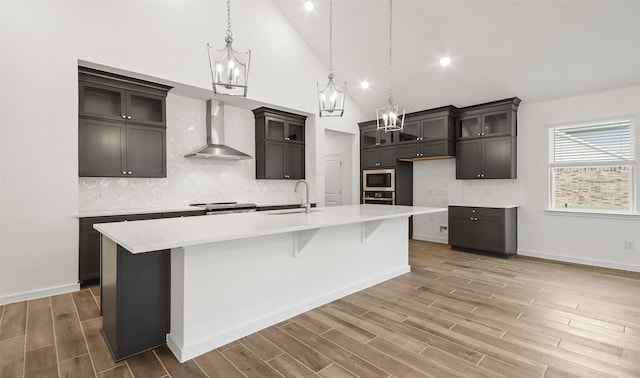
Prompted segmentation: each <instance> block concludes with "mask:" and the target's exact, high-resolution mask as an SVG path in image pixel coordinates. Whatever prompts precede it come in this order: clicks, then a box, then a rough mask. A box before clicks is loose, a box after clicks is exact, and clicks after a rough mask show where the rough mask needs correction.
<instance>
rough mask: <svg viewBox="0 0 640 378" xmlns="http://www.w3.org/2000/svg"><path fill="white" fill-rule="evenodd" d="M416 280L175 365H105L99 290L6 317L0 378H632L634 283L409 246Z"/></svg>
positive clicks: (557, 266)
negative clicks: (95, 377)
mask: <svg viewBox="0 0 640 378" xmlns="http://www.w3.org/2000/svg"><path fill="white" fill-rule="evenodd" d="M410 262H411V266H412V271H411V273H408V274H405V275H403V276H401V277H397V278H395V279H392V280H389V281H387V282H384V283H382V284H380V285H377V286H374V287H372V288H369V289H366V290H363V291H361V292H359V293H356V294H353V295H350V296H348V297H345V298H342V299H340V300H337V301H334V302H332V303H330V304H328V305H325V306H322V307H320V308H317V309H314V310H312V311H309V312H306V313H304V314H301V315H299V316H296V317H295V318H292V319H289V320H287V321H284V322H282V323H280V324H277V325H275V326H273V327H270V328H267V329H264V330H262V331H260V332H258V333H255V334H252V335H250V336H247V337H245V338H243V339H241V340H238V341H235V342H232V343H230V344H228V345H225V346H223V347H221V348H219V349H217V350H214V351H212V352H209V353H207V354H205V355H202V356H200V357H197V358H195V359H193V360H190V361H188V362H186V363H184V364H180V363H178V362H177V361H176V360H175V358H174V357H173V355H172V354H171V352H170V351H169V350H168V349H167V348H166V347H163V348H159V349H156V350H153V351H150V352H147V353H144V354H141V355H138V356H136V357H133V358H130V359H128V360H126V361H123V362H120V363H118V364H115V363H113V361H112V360H111V357H110V355H109V352H108V351H107V347H106V344H105V343H104V341H103V339H102V336H101V335H100V328H101V326H102V324H101V318H100V315H99V309H98V305H97V304H98V303H99V295H100V292H99V288H98V287H90V288H87V289H83V290H81V291H78V292H75V293H71V294H64V295H57V296H52V297H48V298H43V299H37V300H32V301H27V302H20V303H13V304H9V305H5V306H0V377H2V378H13V377H27V378H33V377H94V376H97V377H105V378H106V377H144V378H153V377H225V378H228V377H365V378H369V377H401V378H404V377H500V376H504V377H517V378H519V377H640V295H638V294H640V273H633V272H625V271H618V270H611V269H603V268H595V267H587V266H580V265H572V264H563V263H558V262H552V261H547V260H539V259H533V258H526V257H522V256H514V257H513V258H510V259H508V260H507V259H500V258H494V257H486V256H481V255H474V254H468V253H462V252H455V251H451V250H449V248H448V246H446V245H441V244H434V243H427V242H419V241H411V242H410Z"/></svg>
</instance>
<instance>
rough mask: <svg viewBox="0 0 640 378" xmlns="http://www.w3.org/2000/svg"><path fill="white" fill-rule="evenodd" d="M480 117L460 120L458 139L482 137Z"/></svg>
mask: <svg viewBox="0 0 640 378" xmlns="http://www.w3.org/2000/svg"><path fill="white" fill-rule="evenodd" d="M480 130H481V129H480V116H479V115H477V116H469V117H463V118H460V120H459V121H458V127H457V134H458V135H456V137H457V138H458V139H465V138H478V137H480V133H481V131H480Z"/></svg>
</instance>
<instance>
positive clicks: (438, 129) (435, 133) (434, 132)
mask: <svg viewBox="0 0 640 378" xmlns="http://www.w3.org/2000/svg"><path fill="white" fill-rule="evenodd" d="M447 137H448V135H447V118H435V119H428V120H424V121H422V139H421V140H439V139H447Z"/></svg>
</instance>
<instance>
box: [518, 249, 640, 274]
mask: <svg viewBox="0 0 640 378" xmlns="http://www.w3.org/2000/svg"><path fill="white" fill-rule="evenodd" d="M518 255H520V256H528V257H537V258H541V259H547V260H554V261H560V262H567V263H574V264H582V265H589V266H598V267H602V268H611V269H619V270H628V271H630V272H640V266H638V265H629V264H620V263H615V262H611V261H603V260H596V259H585V258H583V257H575V256H565V255H554V254H552V253H546V252H537V251H527V250H521V249H519V250H518Z"/></svg>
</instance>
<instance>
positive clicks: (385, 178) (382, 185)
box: [362, 169, 396, 192]
mask: <svg viewBox="0 0 640 378" xmlns="http://www.w3.org/2000/svg"><path fill="white" fill-rule="evenodd" d="M362 190H363V191H377V192H395V190H396V170H395V169H365V170H363V171H362Z"/></svg>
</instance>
